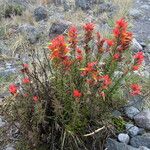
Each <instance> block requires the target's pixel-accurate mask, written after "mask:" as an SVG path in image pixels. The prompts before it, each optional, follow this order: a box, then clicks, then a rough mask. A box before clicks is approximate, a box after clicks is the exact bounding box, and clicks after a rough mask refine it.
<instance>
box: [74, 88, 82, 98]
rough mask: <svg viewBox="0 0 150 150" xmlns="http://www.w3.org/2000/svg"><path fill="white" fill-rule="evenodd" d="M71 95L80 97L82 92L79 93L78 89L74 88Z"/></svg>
mask: <svg viewBox="0 0 150 150" xmlns="http://www.w3.org/2000/svg"><path fill="white" fill-rule="evenodd" d="M73 96H74V97H75V98H80V97H81V96H82V94H81V93H80V92H79V91H78V90H74V91H73Z"/></svg>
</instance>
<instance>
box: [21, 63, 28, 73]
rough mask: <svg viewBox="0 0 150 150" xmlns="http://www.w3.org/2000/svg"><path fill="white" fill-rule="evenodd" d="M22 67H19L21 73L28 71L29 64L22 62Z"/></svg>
mask: <svg viewBox="0 0 150 150" xmlns="http://www.w3.org/2000/svg"><path fill="white" fill-rule="evenodd" d="M22 66H23V69H21V72H22V73H29V65H28V64H22Z"/></svg>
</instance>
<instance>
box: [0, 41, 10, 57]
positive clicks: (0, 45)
mask: <svg viewBox="0 0 150 150" xmlns="http://www.w3.org/2000/svg"><path fill="white" fill-rule="evenodd" d="M9 51H10V49H9V48H8V46H7V45H6V44H5V43H4V42H3V41H1V40H0V55H3V54H5V55H6V54H8V53H9Z"/></svg>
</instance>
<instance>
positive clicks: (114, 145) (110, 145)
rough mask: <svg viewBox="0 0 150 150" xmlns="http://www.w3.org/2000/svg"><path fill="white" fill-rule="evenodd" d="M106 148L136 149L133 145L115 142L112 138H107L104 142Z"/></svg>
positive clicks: (112, 149) (110, 149)
mask: <svg viewBox="0 0 150 150" xmlns="http://www.w3.org/2000/svg"><path fill="white" fill-rule="evenodd" d="M106 149H107V150H138V149H137V148H135V147H132V146H129V145H127V144H125V143H120V142H117V141H116V140H114V139H111V138H109V139H108V140H107V142H106Z"/></svg>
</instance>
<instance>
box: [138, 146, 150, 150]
mask: <svg viewBox="0 0 150 150" xmlns="http://www.w3.org/2000/svg"><path fill="white" fill-rule="evenodd" d="M139 150H150V149H149V148H147V147H145V146H140V147H139Z"/></svg>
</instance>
